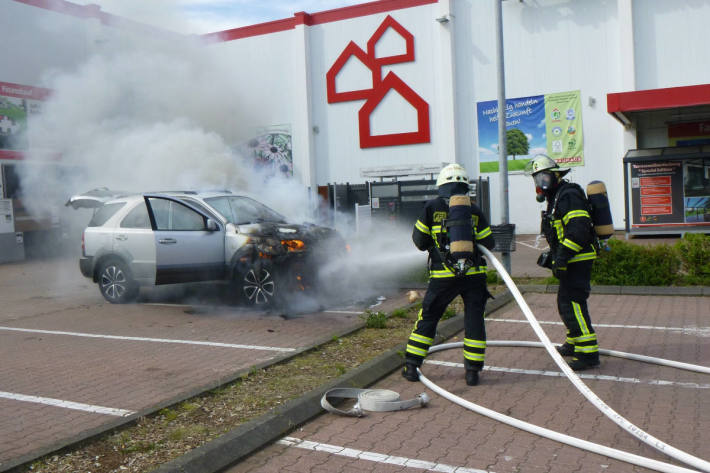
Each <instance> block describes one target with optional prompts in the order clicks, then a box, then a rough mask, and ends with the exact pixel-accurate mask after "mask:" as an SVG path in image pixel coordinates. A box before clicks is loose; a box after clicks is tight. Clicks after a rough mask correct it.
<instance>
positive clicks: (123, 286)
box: [99, 265, 128, 300]
mask: <svg viewBox="0 0 710 473" xmlns="http://www.w3.org/2000/svg"><path fill="white" fill-rule="evenodd" d="M99 284H101V290H102V292H103V293H104V294H106V297H108V298H109V299H113V300H118V299H120V298H121V297H122V296H123V295H124V294H125V293H126V291H127V290H128V278H126V274H125V273H124V272H123V270H122V269H121V268H119V267H117V266H115V265H109V266H106V268H104V270H103V272H102V273H101V278H100V281H99Z"/></svg>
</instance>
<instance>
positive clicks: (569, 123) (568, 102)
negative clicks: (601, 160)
mask: <svg viewBox="0 0 710 473" xmlns="http://www.w3.org/2000/svg"><path fill="white" fill-rule="evenodd" d="M477 115H478V144H479V146H478V150H479V153H478V154H479V163H480V164H479V166H480V172H481V173H487V172H498V101H497V100H489V101H486V102H478V104H477ZM506 135H507V141H506V143H507V151H508V171H522V170H523V169H524V168H525V164H526V163H527V162H528V161H529V160H530V158H532V157H533V156H534V155H536V154H540V153H542V154H547V155H548V156H550V157H551V158H553V159H554V160H555V161H557V162H558V163H560V165H561V166H582V165H584V140H583V138H582V104H581V99H580V92H579V91H578V90H576V91H571V92H559V93H554V94H545V95H535V96H531V97H520V98H515V99H507V100H506Z"/></svg>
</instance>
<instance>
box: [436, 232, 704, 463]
mask: <svg viewBox="0 0 710 473" xmlns="http://www.w3.org/2000/svg"><path fill="white" fill-rule="evenodd" d="M478 248H480V249H481V251H482V252H483V254H484V255H485V256H486V257H488V259H489V260H490V261H491V262H492V263H493V266H495V268H496V270H498V273H499V274H500V275H501V277H502V278H503V281H504V282H505V284H506V286H508V289H510V292H511V293H512V294H513V297H515V300H516V302H517V303H518V306H520V309H521V310H522V311H523V314H524V315H525V318H527V319H528V322H530V325H531V326H532V328H533V330H534V331H535V334H536V335H537V336H538V338H539V339H540V341H541V342H542V343H543V345H544V346H545V349H546V350H547V352H548V353H549V354H550V356H551V357H552V359H553V360H554V361H555V363H556V364H557V366H559V368H560V369H561V370H562V372H563V373H564V374H565V375H566V376H567V378H568V379H569V380H570V381H571V382H572V384H574V386H575V387H576V388H577V390H578V391H579V392H580V393H582V395H583V396H584V397H586V398H587V399H588V400H589V401H590V402H591V403H592V404H593V405H594V406H595V407H596V408H597V409H599V410H600V411H601V412H602V413H603V414H604V415H605V416H607V417H608V418H609V419H611V420H612V421H614V423H616V424H617V425H618V426H619V427H621V428H623V429H624V430H626V431H627V432H629V433H630V434H632V435H633V436H635V437H636V438H638V439H639V440H641V441H643V442H644V443H646V444H647V445H649V446H651V447H653V448H655V449H657V450H659V451H661V452H663V453H665V454H666V455H668V456H670V457H671V458H675V459H676V460H678V461H681V462H683V463H686V464H688V465H691V466H693V467H695V468H698V469H700V470H702V471H704V472H710V463H709V462H707V461H705V460H703V459H701V458H698V457H695V456H693V455H690V454H688V453H686V452H684V451H682V450H679V449H677V448H675V447H673V446H671V445H668V444H666V443H665V442H663V441H661V440H660V439H657V438H656V437H654V436H652V435H651V434H649V433H647V432H645V431H644V430H642V429H641V428H639V427H637V426H636V425H634V424H632V423H631V422H629V421H628V420H626V419H625V418H624V417H622V416H621V415H620V414H619V413H617V412H616V411H615V410H613V409H612V408H611V407H610V406H608V405H607V404H606V403H605V402H604V401H602V400H601V399H600V398H599V397H598V396H597V395H596V394H594V392H593V391H592V390H591V389H589V387H588V386H587V385H586V384H584V382H582V380H581V379H580V378H579V376H577V375H576V374H575V373H574V371H572V368H570V367H569V365H568V364H567V363H566V362H565V361H564V359H562V356H560V354H559V353H557V350H556V349H555V347H554V346H553V345H552V343H551V342H550V339H549V338H548V337H547V334H545V331H544V330H543V329H542V327H540V324H539V323H538V321H537V319H536V318H535V316H534V315H533V313H532V311H531V310H530V307H528V304H527V303H526V302H525V299H523V296H522V295H521V294H520V291H519V290H518V288H517V286H516V285H515V283H514V282H513V280H512V279H511V277H510V275H509V274H508V272H507V271H506V270H505V268H504V267H503V265H502V264H501V263H500V262H499V261H498V259H497V258H496V257H495V256H493V253H491V252H490V251H488V249H487V248H485V247H483V246H481V245H478ZM424 379H426V378H424ZM427 381H428V380H427ZM429 383H431V382H429ZM425 385H427V387H429V388H430V389H432V390H434V391H435V392H438V393H440V394H441V391H442V390H441V388H438V387H437V389H434V388H433V387H432V386H429V385H428V384H427V383H425ZM452 396H453V395H452ZM462 401H464V402H467V401H465V400H463V399H462ZM468 404H470V403H468ZM491 412H492V411H491ZM535 429H540V428H539V427H535ZM594 451H596V450H594ZM624 455H627V454H626V453H624ZM615 458H616V457H615ZM664 471H665V470H664ZM676 471H677V470H676Z"/></svg>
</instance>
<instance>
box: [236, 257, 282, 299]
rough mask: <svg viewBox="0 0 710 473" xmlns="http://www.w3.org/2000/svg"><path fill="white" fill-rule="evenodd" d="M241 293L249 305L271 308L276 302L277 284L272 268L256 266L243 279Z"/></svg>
mask: <svg viewBox="0 0 710 473" xmlns="http://www.w3.org/2000/svg"><path fill="white" fill-rule="evenodd" d="M240 285H241V292H242V294H243V295H244V299H245V301H246V302H247V303H248V304H249V305H256V306H271V305H273V304H274V302H275V301H276V296H277V290H278V288H277V284H276V280H275V279H274V273H273V271H272V270H271V268H269V267H267V266H263V265H255V266H252V267H251V268H249V269H247V270H246V272H245V273H244V274H243V275H242V277H241V284H240Z"/></svg>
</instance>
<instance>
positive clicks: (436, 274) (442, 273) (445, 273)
mask: <svg viewBox="0 0 710 473" xmlns="http://www.w3.org/2000/svg"><path fill="white" fill-rule="evenodd" d="M485 272H486V270H485V268H483V267H481V266H474V267H472V268H471V269H469V270H468V271H466V276H471V275H473V274H483V273H485ZM454 276H455V274H454V273H453V272H452V271H449V270H448V269H436V270H432V271H429V277H430V278H453V277H454Z"/></svg>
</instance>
